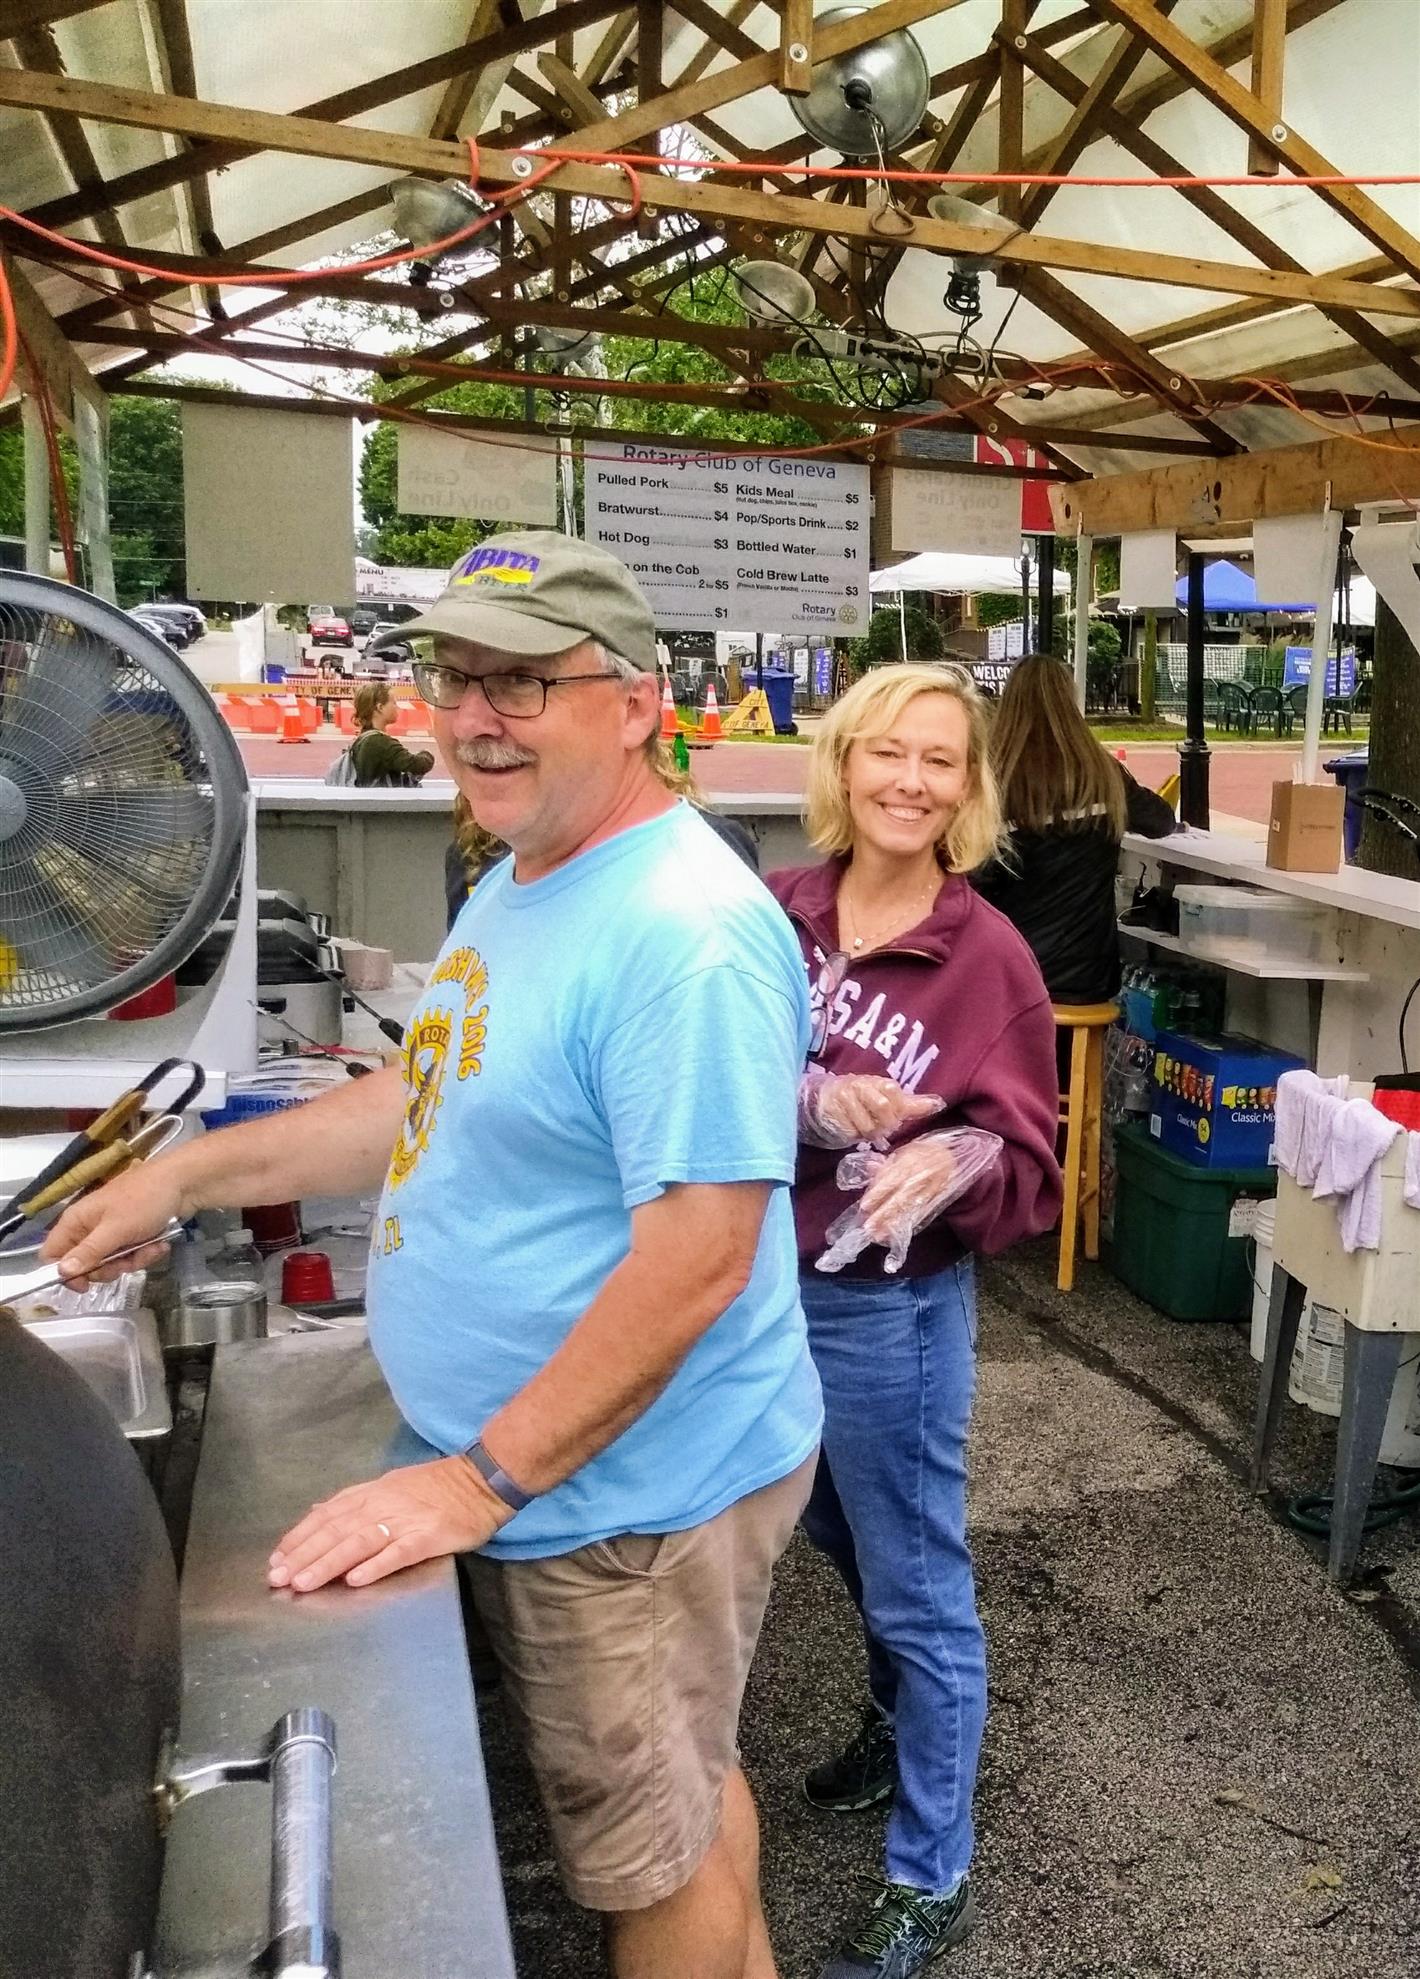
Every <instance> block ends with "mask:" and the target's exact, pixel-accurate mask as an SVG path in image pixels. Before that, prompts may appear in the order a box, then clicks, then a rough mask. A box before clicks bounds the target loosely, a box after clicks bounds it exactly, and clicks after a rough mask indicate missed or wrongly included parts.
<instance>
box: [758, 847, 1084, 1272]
mask: <svg viewBox="0 0 1420 1979" xmlns="http://www.w3.org/2000/svg"><path fill="white" fill-rule="evenodd" d="M843 864H844V862H843V861H842V860H841V859H831V860H829V861H828V862H827V863H826V864H825V865H821V866H795V867H789V868H787V869H786V870H784V871H782V872H777V873H770V874H769V875H768V877H767V884H768V886H769V888H770V890H771V892H772V893H773V894H774V896H775V898H776V899H777V900H778V901H779V904H780V905H781V906H782V907H783V909H784V911H785V912H786V913H787V914H788V916H789V919H790V920H791V921H792V922H793V924H794V929H795V932H796V933H797V935H798V937H799V945H800V947H801V948H802V949H803V952H804V958H805V961H806V963H807V965H808V970H809V980H810V985H811V986H812V984H813V983H814V982H815V981H816V979H817V977H818V974H819V971H820V969H821V968H822V966H823V963H824V960H825V958H826V957H827V956H829V955H830V954H832V953H833V952H834V950H835V949H836V948H837V947H838V940H839V936H838V881H839V877H840V875H841V873H842V871H843ZM816 1062H817V1063H818V1064H819V1065H821V1066H822V1067H823V1069H824V1070H825V1071H827V1072H838V1073H844V1072H873V1073H876V1074H877V1075H878V1076H879V1077H882V1076H883V1075H886V1076H887V1077H888V1078H891V1079H895V1080H896V1081H897V1083H898V1084H899V1085H900V1086H902V1087H904V1088H905V1089H906V1090H907V1091H908V1092H916V1093H937V1094H939V1095H940V1096H941V1098H942V1099H943V1100H945V1102H946V1107H945V1111H943V1112H942V1113H939V1114H934V1115H933V1116H932V1117H931V1118H930V1119H928V1120H924V1121H922V1122H921V1123H920V1124H919V1125H916V1126H914V1127H912V1128H909V1129H908V1130H907V1131H906V1132H905V1133H904V1134H903V1135H902V1136H901V1137H900V1139H899V1142H898V1143H896V1144H897V1145H900V1144H901V1142H902V1141H906V1140H910V1139H912V1138H913V1137H914V1135H916V1134H919V1133H925V1134H930V1133H933V1132H940V1131H941V1130H942V1129H943V1128H945V1127H985V1128H987V1129H988V1130H989V1131H990V1132H991V1133H993V1134H999V1135H1000V1136H1001V1139H1002V1141H1003V1142H1004V1146H1003V1147H1002V1149H1001V1156H1000V1160H999V1161H997V1162H996V1163H995V1164H994V1165H993V1166H992V1167H991V1168H989V1169H988V1170H987V1171H986V1173H985V1174H984V1175H982V1176H981V1177H979V1179H978V1180H977V1181H976V1182H975V1183H974V1184H973V1185H972V1187H971V1188H970V1189H969V1190H968V1191H967V1193H966V1194H965V1195H964V1196H960V1197H958V1199H957V1200H956V1202H954V1203H952V1204H951V1206H950V1207H949V1208H948V1209H946V1210H944V1211H943V1212H942V1214H941V1215H940V1216H939V1217H937V1218H936V1219H935V1220H934V1221H933V1222H931V1223H929V1224H927V1225H926V1226H925V1227H924V1228H923V1229H922V1230H921V1231H920V1232H919V1234H918V1235H917V1237H916V1238H915V1239H914V1240H913V1243H912V1247H911V1249H910V1250H909V1251H908V1253H907V1262H906V1264H905V1265H904V1266H903V1270H902V1276H903V1277H905V1278H918V1277H923V1276H925V1275H926V1274H927V1273H929V1272H933V1271H941V1270H943V1269H945V1267H946V1266H947V1265H949V1264H953V1263H955V1261H956V1260H957V1259H958V1258H959V1257H961V1256H962V1254H963V1253H964V1252H967V1251H985V1252H992V1251H1001V1250H1004V1249H1005V1248H1006V1246H1007V1245H1008V1244H1014V1243H1017V1242H1018V1241H1019V1240H1020V1239H1021V1238H1023V1237H1033V1236H1036V1235H1038V1234H1039V1232H1041V1231H1042V1230H1048V1229H1049V1228H1050V1226H1051V1224H1052V1223H1053V1222H1054V1221H1055V1219H1056V1217H1057V1216H1058V1215H1059V1213H1060V1197H1061V1184H1060V1170H1059V1167H1058V1165H1057V1163H1056V1159H1055V1135H1056V1126H1057V1119H1058V1114H1059V1096H1058V1090H1057V1087H1056V1072H1055V1024H1054V1020H1053V1018H1052V1017H1051V1014H1050V1002H1049V999H1048V998H1047V996H1046V993H1045V985H1044V983H1043V982H1042V980H1041V975H1040V969H1039V967H1038V965H1037V963H1036V960H1035V957H1034V956H1033V955H1032V954H1031V952H1030V950H1029V948H1027V946H1026V944H1025V942H1024V941H1023V940H1022V939H1021V937H1020V935H1018V934H1017V933H1016V930H1015V929H1014V928H1013V927H1012V926H1011V924H1010V922H1009V921H1008V920H1007V919H1006V917H1005V915H1004V914H1000V913H998V912H997V911H996V909H995V908H994V907H991V906H988V905H987V903H986V902H985V901H984V900H983V899H982V898H981V897H980V895H979V894H977V893H975V892H974V891H973V889H972V887H971V885H970V884H969V882H968V881H967V880H965V879H964V878H962V877H961V876H960V875H950V876H949V877H948V878H947V879H946V880H945V881H944V882H943V885H942V890H941V892H940V893H939V894H938V895H937V898H936V901H935V903H934V905H933V907H932V911H931V913H930V914H928V916H927V918H926V919H925V920H924V921H922V922H919V924H918V925H917V926H916V927H915V928H909V929H908V930H907V932H906V933H905V934H901V935H899V936H898V937H897V938H896V940H895V941H890V942H888V943H886V944H885V945H884V946H883V947H882V948H877V949H873V950H872V951H871V952H870V953H868V954H866V955H864V956H862V957H861V959H858V960H855V961H853V962H851V963H850V964H849V968H848V973H847V975H846V976H845V977H844V980H843V982H842V984H841V986H840V988H839V990H838V993H837V995H836V997H835V999H834V1008H833V1015H832V1017H831V1018H830V1020H829V1035H828V1039H827V1042H826V1043H825V1046H824V1049H823V1051H822V1052H821V1054H820V1055H819V1057H818V1059H817V1061H816ZM840 1158H841V1150H835V1149H832V1148H813V1147H806V1146H803V1145H802V1144H801V1145H800V1148H799V1162H798V1175H797V1179H796V1185H795V1202H796V1211H795V1217H796V1222H797V1227H798V1236H799V1261H800V1264H801V1266H802V1267H803V1269H804V1270H806V1271H807V1270H811V1269H812V1267H813V1264H814V1261H815V1259H816V1258H818V1257H819V1256H820V1255H821V1254H822V1252H823V1250H824V1247H825V1244H824V1232H825V1231H826V1230H827V1228H828V1226H829V1224H830V1223H831V1222H832V1221H833V1219H834V1217H836V1216H837V1215H839V1214H840V1212H841V1211H843V1210H844V1209H846V1208H847V1207H848V1205H849V1204H850V1203H851V1201H852V1197H851V1196H850V1195H848V1194H846V1193H845V1192H844V1191H843V1190H842V1189H840V1188H839V1187H838V1184H837V1181H836V1180H835V1170H836V1169H837V1167H838V1163H839V1160H840ZM883 1261H884V1253H883V1250H882V1248H881V1247H880V1246H878V1245H872V1246H870V1247H869V1248H868V1249H867V1250H865V1251H864V1252H863V1253H862V1255H861V1257H859V1258H858V1259H857V1260H856V1262H855V1263H853V1264H850V1265H848V1266H847V1267H846V1268H845V1270H844V1272H843V1274H842V1275H843V1276H844V1277H847V1278H852V1277H858V1278H881V1277H882V1275H883Z"/></svg>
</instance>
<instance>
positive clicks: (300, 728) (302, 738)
mask: <svg viewBox="0 0 1420 1979" xmlns="http://www.w3.org/2000/svg"><path fill="white" fill-rule="evenodd" d="M310 739H311V738H310V736H309V735H307V733H306V724H305V723H304V722H303V721H302V719H301V711H300V709H299V708H297V707H294V706H293V707H283V708H282V710H281V736H280V740H281V741H282V742H309V741H310Z"/></svg>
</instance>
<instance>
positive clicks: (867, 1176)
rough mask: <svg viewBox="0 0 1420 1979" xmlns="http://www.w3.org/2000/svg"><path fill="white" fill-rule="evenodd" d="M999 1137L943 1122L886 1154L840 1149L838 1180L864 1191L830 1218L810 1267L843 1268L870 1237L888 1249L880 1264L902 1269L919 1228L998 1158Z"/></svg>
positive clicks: (870, 1240) (865, 1244) (841, 1186)
mask: <svg viewBox="0 0 1420 1979" xmlns="http://www.w3.org/2000/svg"><path fill="white" fill-rule="evenodd" d="M1002 1145H1003V1144H1002V1141H1001V1137H1000V1135H999V1134H990V1133H987V1132H986V1131H985V1130H984V1129H982V1128H979V1127H948V1128H947V1129H946V1130H945V1131H944V1132H942V1133H938V1134H923V1135H921V1136H919V1138H918V1139H917V1140H915V1141H909V1142H908V1143H907V1145H906V1146H905V1147H900V1148H894V1149H893V1150H892V1152H891V1154H875V1153H865V1154H846V1155H844V1157H843V1159H842V1161H840V1162H839V1164H838V1186H839V1188H840V1189H861V1190H862V1191H863V1194H862V1196H861V1197H860V1198H859V1200H858V1201H857V1202H855V1203H854V1204H853V1205H852V1206H851V1208H849V1209H845V1210H844V1212H843V1214H842V1216H836V1217H835V1218H834V1219H833V1221H832V1223H830V1224H829V1226H828V1229H827V1230H826V1231H825V1232H824V1236H825V1238H826V1239H827V1242H828V1249H827V1250H826V1251H825V1252H824V1254H823V1256H822V1257H821V1258H819V1260H818V1262H817V1264H816V1265H815V1267H814V1268H815V1270H817V1271H841V1270H842V1269H843V1267H844V1265H845V1264H851V1263H852V1262H853V1260H854V1259H855V1258H856V1257H859V1256H861V1254H862V1253H863V1252H864V1251H865V1250H867V1248H868V1246H869V1245H870V1244H880V1245H881V1246H882V1248H883V1249H884V1250H885V1251H886V1252H887V1257H886V1258H885V1259H884V1261H883V1269H884V1271H901V1269H902V1267H903V1265H904V1264H905V1263H906V1262H907V1252H908V1248H909V1246H910V1245H911V1243H912V1240H913V1238H914V1237H915V1236H916V1235H917V1233H918V1231H919V1230H920V1229H921V1228H922V1227H923V1225H924V1224H927V1223H930V1222H931V1221H932V1219H933V1218H934V1217H936V1216H940V1215H941V1213H942V1211H943V1210H944V1209H946V1208H947V1206H948V1205H949V1204H950V1203H954V1202H955V1201H956V1200H957V1198H958V1197H959V1196H961V1195H964V1194H965V1192H966V1191H967V1190H968V1189H969V1188H970V1187H971V1185H972V1183H973V1182H975V1180H976V1178H977V1177H978V1176H979V1175H981V1174H984V1173H985V1171H986V1170H987V1169H988V1168H990V1167H991V1166H992V1164H993V1163H994V1162H996V1161H999V1160H1000V1157H1001V1148H1002Z"/></svg>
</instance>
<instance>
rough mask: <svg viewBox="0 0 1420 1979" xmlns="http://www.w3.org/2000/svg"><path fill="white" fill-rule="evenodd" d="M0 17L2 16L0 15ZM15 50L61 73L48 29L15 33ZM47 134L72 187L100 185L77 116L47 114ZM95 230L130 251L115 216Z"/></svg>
mask: <svg viewBox="0 0 1420 1979" xmlns="http://www.w3.org/2000/svg"><path fill="white" fill-rule="evenodd" d="M0 19H3V15H0ZM15 52H16V54H17V55H18V56H19V58H20V60H21V61H22V62H23V63H24V65H25V67H26V68H28V69H34V70H37V71H38V72H39V73H40V74H42V75H49V76H62V75H63V74H64V64H63V63H62V62H61V61H60V59H59V50H58V48H57V47H56V45H55V41H54V36H53V34H52V33H51V32H50V30H49V29H48V28H31V29H29V30H28V32H26V33H24V34H19V35H16V36H15ZM45 121H46V123H47V124H48V126H49V134H50V136H51V137H52V138H53V140H54V147H55V149H56V151H58V153H59V156H60V158H61V159H62V160H63V162H64V169H65V170H66V171H67V172H68V174H69V176H70V178H71V179H72V180H73V181H74V186H75V190H76V191H79V192H88V191H92V190H93V189H94V188H95V187H97V186H102V184H103V173H102V172H101V171H100V169H99V161H98V159H97V158H96V157H95V156H94V148H93V146H92V145H91V144H90V143H89V136H88V132H87V131H86V130H85V129H84V126H83V124H82V123H80V121H79V119H78V118H77V117H63V116H60V115H59V113H58V112H57V111H53V110H52V111H49V112H47V113H46V118H45ZM94 231H95V232H96V233H97V234H98V237H99V239H100V240H101V241H102V242H103V243H104V245H105V246H106V247H111V248H113V249H114V250H115V251H116V252H117V253H119V254H121V255H126V254H127V253H128V251H129V247H128V237H127V235H126V234H125V233H124V231H123V228H122V227H121V226H120V225H119V222H118V219H117V217H116V215H114V214H112V213H108V212H103V213H100V214H98V215H97V217H96V220H95V227H94ZM112 280H113V282H114V286H115V289H116V290H117V291H118V292H120V293H122V292H126V291H131V290H132V289H133V287H134V285H135V282H136V277H135V276H132V275H119V274H115V275H114V276H113V277H112ZM135 320H136V321H138V322H140V323H142V324H144V325H145V327H146V328H148V329H150V330H151V329H152V327H153V323H152V318H151V317H146V316H144V315H143V314H142V313H141V312H139V313H138V315H137V317H136V319H135Z"/></svg>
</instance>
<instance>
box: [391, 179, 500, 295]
mask: <svg viewBox="0 0 1420 1979" xmlns="http://www.w3.org/2000/svg"><path fill="white" fill-rule="evenodd" d="M390 199H391V201H392V203H393V205H394V223H395V227H396V229H397V231H398V232H399V234H400V235H401V236H402V237H403V238H404V239H405V240H407V241H408V242H409V245H410V246H411V247H427V246H428V245H429V243H430V242H431V241H441V240H447V239H448V237H449V235H450V234H457V233H461V232H462V231H463V229H464V228H465V227H467V226H470V225H471V224H472V223H473V221H475V220H476V219H477V218H478V217H479V215H480V214H481V213H484V212H486V211H487V208H486V207H485V205H484V202H483V201H482V200H481V199H480V198H479V196H478V194H477V193H476V192H475V191H474V190H473V187H472V186H470V185H465V184H463V183H462V181H461V180H459V179H397V180H396V181H395V183H394V185H393V186H391V188H390ZM459 252H460V249H459V248H449V249H445V250H444V252H442V253H439V254H434V255H430V256H429V257H428V258H427V259H421V260H419V261H416V262H415V263H414V264H413V266H412V267H411V268H410V271H409V279H410V282H411V283H412V284H413V286H414V287H415V288H417V289H427V288H428V286H429V283H430V282H431V280H432V279H433V275H434V270H435V268H436V267H437V266H438V264H439V263H440V262H441V261H442V260H443V259H444V253H450V254H457V253H459Z"/></svg>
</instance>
